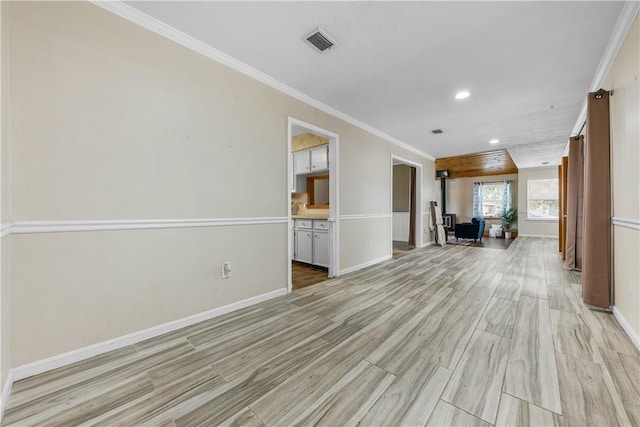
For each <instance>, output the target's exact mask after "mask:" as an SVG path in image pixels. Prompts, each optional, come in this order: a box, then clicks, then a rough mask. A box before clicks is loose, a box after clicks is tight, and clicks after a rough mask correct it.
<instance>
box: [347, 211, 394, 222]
mask: <svg viewBox="0 0 640 427" xmlns="http://www.w3.org/2000/svg"><path fill="white" fill-rule="evenodd" d="M391 217H392V215H391V214H390V213H389V214H357V215H340V219H341V220H346V221H351V220H354V219H373V218H391Z"/></svg>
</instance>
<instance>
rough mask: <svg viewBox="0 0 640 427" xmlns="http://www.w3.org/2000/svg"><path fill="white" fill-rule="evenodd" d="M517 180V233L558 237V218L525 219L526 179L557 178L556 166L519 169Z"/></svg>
mask: <svg viewBox="0 0 640 427" xmlns="http://www.w3.org/2000/svg"><path fill="white" fill-rule="evenodd" d="M519 175H520V176H519V181H518V195H519V196H518V206H519V207H520V208H519V209H518V233H519V234H520V235H527V236H545V237H553V238H556V239H557V238H558V220H534V219H527V181H529V180H530V179H552V178H554V179H557V178H558V167H557V166H553V167H548V168H530V169H520V170H519Z"/></svg>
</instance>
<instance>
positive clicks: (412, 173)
mask: <svg viewBox="0 0 640 427" xmlns="http://www.w3.org/2000/svg"><path fill="white" fill-rule="evenodd" d="M409 186H410V192H411V193H410V194H411V196H410V197H411V200H410V201H409V204H410V205H409V242H408V243H409V246H415V245H416V168H414V167H410V168H409Z"/></svg>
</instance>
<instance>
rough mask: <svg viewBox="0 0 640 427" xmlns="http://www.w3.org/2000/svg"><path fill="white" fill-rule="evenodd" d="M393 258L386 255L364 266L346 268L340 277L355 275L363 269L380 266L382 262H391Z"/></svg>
mask: <svg viewBox="0 0 640 427" xmlns="http://www.w3.org/2000/svg"><path fill="white" fill-rule="evenodd" d="M391 258H393V257H392V256H391V255H385V256H383V257H380V258H377V259H372V260H371V261H367V262H363V263H362V264H358V265H354V266H353V267H348V268H345V269H344V270H341V271H340V275H343V274H348V273H353V272H354V271H358V270H362V269H363V268H367V267H371V266H372V265H375V264H379V263H381V262H384V261H387V260H390V259H391Z"/></svg>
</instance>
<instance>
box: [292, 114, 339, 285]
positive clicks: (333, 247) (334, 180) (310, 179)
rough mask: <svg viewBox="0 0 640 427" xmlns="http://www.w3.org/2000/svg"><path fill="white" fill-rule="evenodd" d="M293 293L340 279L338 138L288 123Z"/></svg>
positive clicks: (296, 122) (295, 121) (305, 125)
mask: <svg viewBox="0 0 640 427" xmlns="http://www.w3.org/2000/svg"><path fill="white" fill-rule="evenodd" d="M287 126H288V135H287V139H288V142H287V147H288V177H289V178H288V181H289V182H288V188H287V202H288V203H287V204H288V206H287V209H288V227H287V235H288V253H289V256H288V285H287V286H288V290H289V292H291V291H292V290H295V289H300V288H302V287H306V286H310V285H313V284H316V283H319V282H322V281H324V280H327V279H328V278H331V277H337V276H338V272H339V271H340V270H339V265H338V260H339V258H338V248H339V246H338V235H339V234H338V227H339V222H338V188H339V187H338V141H339V139H338V135H337V134H335V133H333V132H330V131H328V130H326V129H322V128H319V127H317V126H315V125H312V124H310V123H306V122H303V121H301V120H298V119H294V118H292V117H289V119H288V122H287Z"/></svg>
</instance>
